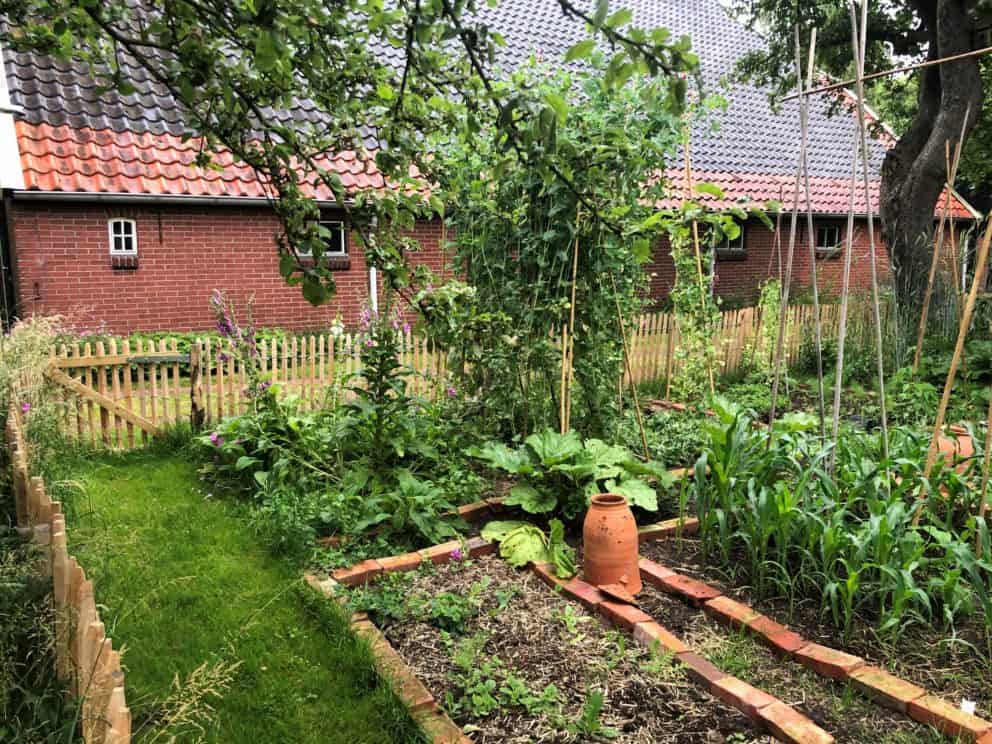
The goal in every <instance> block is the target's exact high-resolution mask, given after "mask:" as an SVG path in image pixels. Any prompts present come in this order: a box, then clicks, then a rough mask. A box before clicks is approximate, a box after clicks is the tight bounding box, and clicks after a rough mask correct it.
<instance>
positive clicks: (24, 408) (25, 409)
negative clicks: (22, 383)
mask: <svg viewBox="0 0 992 744" xmlns="http://www.w3.org/2000/svg"><path fill="white" fill-rule="evenodd" d="M30 410H31V404H30V403H21V413H27V412H28V411H30Z"/></svg>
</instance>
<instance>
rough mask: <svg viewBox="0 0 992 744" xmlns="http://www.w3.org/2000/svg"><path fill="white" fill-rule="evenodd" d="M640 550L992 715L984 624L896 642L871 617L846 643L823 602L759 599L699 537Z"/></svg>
mask: <svg viewBox="0 0 992 744" xmlns="http://www.w3.org/2000/svg"><path fill="white" fill-rule="evenodd" d="M640 552H641V554H642V555H643V556H644V557H646V558H649V559H651V560H654V561H657V562H658V563H661V564H662V565H664V566H665V567H667V568H671V569H672V570H674V571H678V572H679V573H683V574H685V575H687V576H692V577H693V578H696V579H700V580H702V581H705V582H707V583H708V584H711V585H713V586H715V587H717V588H718V589H720V590H721V591H723V592H724V594H726V595H727V596H730V597H733V598H735V599H738V600H740V601H741V602H744V603H746V604H748V605H750V606H751V607H753V608H754V609H755V610H757V611H758V612H761V613H763V614H766V615H768V616H769V617H771V618H772V619H774V620H777V621H778V622H780V623H784V624H787V625H788V626H789V627H790V628H791V629H792V630H795V631H796V632H798V633H800V634H801V635H802V636H803V637H805V638H806V639H808V640H811V641H815V642H816V643H820V644H822V645H825V646H830V647H831V648H835V649H839V650H842V651H846V652H848V653H851V654H855V655H857V656H860V657H862V658H864V659H866V660H867V661H868V662H870V663H872V664H875V665H876V666H881V667H884V668H886V669H887V670H888V671H890V672H891V673H892V674H895V675H897V676H899V677H902V678H903V679H906V680H908V681H910V682H914V683H915V684H917V685H919V686H921V687H924V688H925V689H926V690H927V691H928V692H929V693H931V694H934V695H938V696H939V697H942V698H944V699H945V700H947V701H948V702H951V703H953V704H954V705H958V704H959V703H960V701H961V699H962V698H965V699H968V700H972V701H975V702H976V703H977V711H976V712H977V714H978V715H980V716H982V717H984V718H989V717H990V716H992V662H990V661H989V659H988V655H987V652H986V655H985V657H984V658H983V654H982V653H980V651H979V650H980V649H984V647H985V644H986V642H987V641H986V640H985V635H984V631H983V630H982V628H981V623H980V621H973V622H970V623H967V624H964V625H963V626H961V627H959V628H957V630H956V632H955V633H954V634H953V635H951V634H950V633H949V632H948V631H946V630H945V629H944V628H943V627H942V626H941V625H940V624H935V625H934V626H932V627H930V626H927V627H921V626H914V627H912V628H910V629H909V630H908V631H907V632H906V634H905V635H903V636H902V637H901V638H900V639H898V640H897V641H895V642H894V643H893V642H887V641H885V640H884V639H881V638H879V637H878V635H877V634H876V633H875V631H874V629H873V626H872V624H871V618H866V619H865V620H864V621H861V622H857V621H856V622H855V626H854V628H853V630H852V632H851V633H850V637H849V638H848V639H847V640H846V641H845V640H844V639H843V638H842V636H841V633H840V631H839V630H838V629H837V628H836V627H835V626H834V625H832V624H831V623H830V621H829V618H828V617H825V616H823V615H822V614H821V613H820V602H819V600H818V599H817V598H798V599H797V600H796V601H795V603H794V604H792V605H791V606H790V602H789V601H788V598H785V597H759V596H757V595H756V594H755V592H754V591H753V588H752V587H751V586H749V585H748V583H747V578H746V576H743V575H739V576H736V577H735V576H731V575H729V574H728V573H727V572H725V571H722V570H720V569H719V568H717V567H716V566H714V565H712V562H708V561H707V560H706V559H705V558H704V556H703V554H702V545H701V542H700V541H699V540H698V539H696V538H683V539H682V541H681V543H680V542H679V541H676V540H674V539H664V540H658V541H653V542H648V543H644V544H643V545H641V548H640ZM741 565H743V564H741ZM666 599H667V600H668V601H669V602H673V601H677V600H672V599H670V598H667V597H666ZM679 604H682V603H681V602H679ZM659 621H660V622H662V623H664V622H665V621H664V620H659ZM676 622H677V621H676ZM672 630H675V628H672ZM676 632H678V631H676Z"/></svg>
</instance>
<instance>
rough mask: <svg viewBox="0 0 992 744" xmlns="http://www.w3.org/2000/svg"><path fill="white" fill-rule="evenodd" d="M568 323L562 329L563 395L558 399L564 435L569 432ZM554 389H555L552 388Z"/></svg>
mask: <svg viewBox="0 0 992 744" xmlns="http://www.w3.org/2000/svg"><path fill="white" fill-rule="evenodd" d="M567 370H568V323H566V324H565V325H564V327H563V328H562V329H561V395H560V396H559V399H558V426H559V428H560V429H561V433H562V435H564V434H566V433H567V432H568V428H567V426H566V423H565V379H566V376H567V375H568V372H567ZM552 389H554V388H552Z"/></svg>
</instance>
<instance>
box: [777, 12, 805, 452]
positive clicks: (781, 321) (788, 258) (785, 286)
mask: <svg viewBox="0 0 992 744" xmlns="http://www.w3.org/2000/svg"><path fill="white" fill-rule="evenodd" d="M793 31H794V41H795V47H796V58H797V60H798V59H799V26H795V27H794V29H793ZM799 64H800V63H798V62H797V66H799ZM796 85H797V86H798V87H799V93H800V94H802V91H803V78H802V75H800V76H799V77H797V78H796ZM799 130H800V131H799V137H800V139H799V162H798V163H797V165H796V187H795V189H794V190H793V193H792V218H791V222H790V223H789V247H788V250H787V252H786V255H785V277H784V279H783V281H782V288H781V300H780V301H779V309H778V334H777V337H776V339H775V356H774V358H773V362H772V397H771V405H770V406H769V411H768V422H769V425H774V423H775V412H776V408H777V407H778V385H779V378H780V376H781V373H782V369H781V368H782V350H783V346H784V343H785V326H786V323H787V321H788V312H789V290H790V289H791V287H792V263H793V259H794V258H795V255H796V229H797V225H798V222H799V188H800V186H799V185H800V181H801V178H802V173H803V162H804V160H805V159H806V147H807V144H808V132H807V123H806V119H805V118H804V117H803V116H800V117H799ZM771 441H772V440H771V437H769V438H768V445H769V446H771Z"/></svg>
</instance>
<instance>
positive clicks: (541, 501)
mask: <svg viewBox="0 0 992 744" xmlns="http://www.w3.org/2000/svg"><path fill="white" fill-rule="evenodd" d="M503 503H504V504H507V505H508V506H519V507H520V508H522V509H523V510H524V511H525V512H527V513H528V514H543V513H544V512H549V511H551V510H552V509H554V508H555V506H557V504H558V499H556V498H555V495H554V494H553V493H548V492H545V493H542V492H541V491H538V490H537V489H536V488H534V486H532V485H530V484H529V483H520V484H518V485H516V486H514V487H513V488H511V489H510V495H509V496H507V497H506V501H504V502H503Z"/></svg>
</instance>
